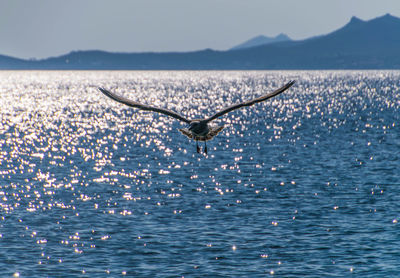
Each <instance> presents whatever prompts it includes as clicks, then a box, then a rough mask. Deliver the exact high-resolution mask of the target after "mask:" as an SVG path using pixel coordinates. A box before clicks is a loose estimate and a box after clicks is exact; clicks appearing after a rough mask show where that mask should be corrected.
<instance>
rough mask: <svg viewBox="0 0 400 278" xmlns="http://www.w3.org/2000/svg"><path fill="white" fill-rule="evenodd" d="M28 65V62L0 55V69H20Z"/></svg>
mask: <svg viewBox="0 0 400 278" xmlns="http://www.w3.org/2000/svg"><path fill="white" fill-rule="evenodd" d="M27 66H29V62H28V61H26V60H23V59H18V58H14V57H10V56H4V55H0V70H12V69H21V68H24V67H27Z"/></svg>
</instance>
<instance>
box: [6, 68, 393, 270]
mask: <svg viewBox="0 0 400 278" xmlns="http://www.w3.org/2000/svg"><path fill="white" fill-rule="evenodd" d="M290 80H295V81H296V83H295V85H293V86H292V87H291V88H290V89H289V90H287V91H286V92H284V93H282V94H281V95H279V96H277V97H275V98H273V99H270V100H267V101H265V102H263V103H259V104H255V105H254V106H251V107H244V108H241V109H239V110H236V111H233V112H231V113H229V114H226V115H225V116H223V117H221V118H219V119H217V120H215V121H214V122H213V123H214V124H215V125H223V126H224V130H223V131H222V132H221V133H220V134H219V135H218V136H216V137H215V138H214V139H213V140H212V141H208V142H207V147H208V154H205V153H204V143H203V142H199V146H200V147H201V149H202V150H203V152H201V153H197V152H196V142H194V141H190V140H189V139H188V138H186V137H185V136H183V135H181V134H180V132H179V131H178V128H182V127H186V125H185V123H181V122H179V121H178V120H176V119H173V118H170V117H167V116H165V115H161V114H157V113H153V112H149V111H139V110H137V109H133V108H130V107H128V106H125V105H123V104H121V103H117V102H115V101H113V100H111V99H109V98H107V97H106V96H104V95H103V94H101V93H100V91H99V90H98V87H104V88H106V89H108V90H110V91H112V92H114V93H117V94H120V95H123V96H125V97H127V98H129V99H132V100H134V101H137V102H141V103H145V104H149V105H154V106H159V107H163V108H168V109H171V110H173V111H176V112H177V113H180V114H182V115H184V116H185V117H188V118H191V119H192V118H203V117H207V116H211V115H213V114H214V113H215V112H217V111H219V110H220V109H223V108H225V107H227V106H229V105H232V104H235V103H238V102H240V101H246V100H250V99H253V98H255V97H258V96H260V95H262V94H265V93H267V92H271V91H273V90H275V89H276V88H278V87H280V86H282V85H284V84H286V83H287V82H289V81H290ZM0 109H1V110H0V111H1V113H0V251H1V252H0V276H1V277H400V248H399V246H400V245H399V242H400V223H398V222H399V221H400V71H0Z"/></svg>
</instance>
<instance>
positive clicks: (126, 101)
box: [99, 88, 190, 124]
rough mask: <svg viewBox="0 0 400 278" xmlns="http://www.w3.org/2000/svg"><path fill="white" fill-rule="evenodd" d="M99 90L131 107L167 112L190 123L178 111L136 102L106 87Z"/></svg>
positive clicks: (166, 113)
mask: <svg viewBox="0 0 400 278" xmlns="http://www.w3.org/2000/svg"><path fill="white" fill-rule="evenodd" d="M99 90H100V91H101V92H102V93H103V94H105V95H106V96H108V97H109V98H111V99H113V100H115V101H118V102H120V103H123V104H126V105H128V106H130V107H134V108H138V109H141V110H146V111H154V112H158V113H161V114H165V115H168V116H170V117H173V118H175V119H178V120H180V121H183V122H185V123H188V124H189V123H190V120H188V119H186V118H185V117H183V116H181V115H179V114H178V113H175V112H174V111H171V110H168V109H164V108H157V107H153V106H149V105H145V104H141V103H139V102H135V101H132V100H129V99H127V98H124V97H121V96H118V95H116V94H113V93H111V92H110V91H107V90H106V89H103V88H99Z"/></svg>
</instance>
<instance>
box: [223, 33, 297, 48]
mask: <svg viewBox="0 0 400 278" xmlns="http://www.w3.org/2000/svg"><path fill="white" fill-rule="evenodd" d="M283 41H291V39H290V38H289V37H288V36H287V35H286V34H279V35H278V36H276V37H266V36H262V35H261V36H257V37H254V38H252V39H250V40H248V41H245V42H244V43H241V44H239V45H237V46H235V47H232V48H231V49H230V50H238V49H245V48H250V47H255V46H260V45H266V44H269V43H274V42H283Z"/></svg>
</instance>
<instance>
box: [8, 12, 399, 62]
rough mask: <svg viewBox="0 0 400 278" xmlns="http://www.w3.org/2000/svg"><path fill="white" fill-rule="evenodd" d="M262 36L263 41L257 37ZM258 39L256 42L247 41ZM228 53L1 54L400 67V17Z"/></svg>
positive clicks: (57, 59) (53, 59)
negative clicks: (298, 39)
mask: <svg viewBox="0 0 400 278" xmlns="http://www.w3.org/2000/svg"><path fill="white" fill-rule="evenodd" d="M256 39H258V40H256ZM249 41H250V42H254V41H257V44H256V45H255V46H251V44H250V45H249V44H248V42H249ZM249 41H247V42H245V43H243V44H242V45H245V46H246V47H244V48H243V47H233V48H232V49H230V50H226V51H217V50H212V49H205V50H199V51H192V52H165V53H156V52H147V53H112V52H106V51H101V50H88V51H73V52H70V53H68V54H66V55H62V56H58V57H50V58H46V59H39V60H35V59H30V60H26V59H19V58H14V57H9V56H5V55H0V69H1V70H288V69H290V70H313V69H314V70H318V69H321V70H322V69H400V18H397V17H394V16H392V15H390V14H386V15H384V16H381V17H378V18H375V19H372V20H369V21H363V20H361V19H358V18H356V17H353V18H351V20H350V22H349V23H348V24H346V25H345V26H343V27H342V28H340V29H338V30H336V31H334V32H331V33H329V34H326V35H321V36H317V37H312V38H309V39H305V40H301V41H294V40H290V39H286V40H281V41H268V43H265V44H263V43H261V44H259V43H260V37H258V38H254V39H253V40H249ZM246 43H247V44H246Z"/></svg>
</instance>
